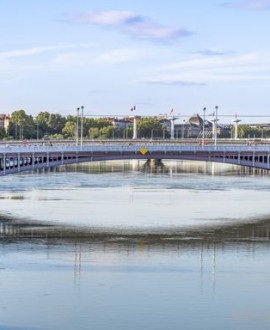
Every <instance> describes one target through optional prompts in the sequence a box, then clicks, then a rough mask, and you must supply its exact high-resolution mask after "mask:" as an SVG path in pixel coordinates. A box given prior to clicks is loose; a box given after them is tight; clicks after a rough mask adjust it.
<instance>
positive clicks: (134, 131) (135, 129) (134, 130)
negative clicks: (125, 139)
mask: <svg viewBox="0 0 270 330" xmlns="http://www.w3.org/2000/svg"><path fill="white" fill-rule="evenodd" d="M137 138H138V132H137V117H136V116H134V118H133V140H137Z"/></svg>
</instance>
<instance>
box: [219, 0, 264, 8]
mask: <svg viewBox="0 0 270 330" xmlns="http://www.w3.org/2000/svg"><path fill="white" fill-rule="evenodd" d="M224 6H225V7H229V8H236V9H243V10H269V9H270V0H246V1H233V2H226V3H225V4H224Z"/></svg>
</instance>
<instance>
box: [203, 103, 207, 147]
mask: <svg viewBox="0 0 270 330" xmlns="http://www.w3.org/2000/svg"><path fill="white" fill-rule="evenodd" d="M205 112H206V108H205V107H204V108H203V136H202V145H203V146H204V141H205Z"/></svg>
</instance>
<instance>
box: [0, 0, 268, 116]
mask: <svg viewBox="0 0 270 330" xmlns="http://www.w3.org/2000/svg"><path fill="white" fill-rule="evenodd" d="M269 17H270V0H239V1H238V0H236V1H234V0H231V1H226V0H204V1H199V0H181V1H180V0H178V1H177V0H167V1H161V0H155V1H152V0H150V1H142V0H136V1H127V0H126V1H122V0H110V1H109V0H99V1H89V0H88V1H86V0H76V1H75V0H57V1H56V0H54V1H53V0H46V1H45V0H38V1H37V0H35V1H34V0H24V1H21V0H9V1H7V0H2V1H1V3H0V40H1V44H0V77H1V79H0V88H1V94H0V95H1V97H0V112H1V113H10V112H12V111H14V110H16V109H25V110H26V111H27V112H28V113H31V114H33V115H35V114H37V113H38V112H40V111H44V110H48V111H51V112H60V113H62V114H63V115H64V114H72V113H74V114H75V112H76V110H75V109H76V108H77V106H79V105H84V106H85V109H86V110H85V111H86V113H87V114H89V115H90V114H94V115H98V114H129V109H130V108H131V107H132V106H133V105H136V112H137V114H138V115H156V114H159V113H168V112H169V111H170V110H171V109H172V108H173V109H174V112H175V113H181V114H192V113H196V112H199V113H200V112H202V109H203V108H204V107H207V109H208V111H209V113H210V112H212V111H213V110H214V107H215V105H218V106H219V112H220V113H221V114H226V115H230V114H235V113H237V114H238V115H239V116H241V115H244V114H250V115H251V114H260V115H268V114H269V115H270V111H269V110H270V97H269V92H270V43H269V39H270V38H269V30H270V29H269V27H270V23H269ZM269 120H270V118H269Z"/></svg>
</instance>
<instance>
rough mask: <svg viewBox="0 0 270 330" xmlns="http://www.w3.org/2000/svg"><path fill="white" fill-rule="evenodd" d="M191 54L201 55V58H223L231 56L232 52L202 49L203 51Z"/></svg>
mask: <svg viewBox="0 0 270 330" xmlns="http://www.w3.org/2000/svg"><path fill="white" fill-rule="evenodd" d="M193 54H198V55H203V56H225V55H229V54H233V52H231V51H219V50H212V49H204V50H199V51H197V52H193Z"/></svg>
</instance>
